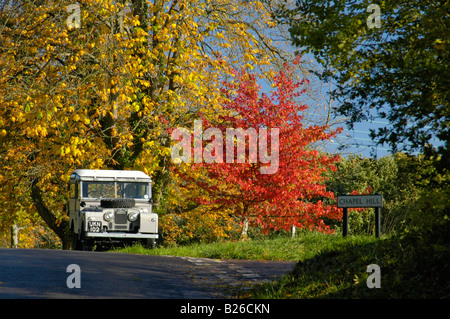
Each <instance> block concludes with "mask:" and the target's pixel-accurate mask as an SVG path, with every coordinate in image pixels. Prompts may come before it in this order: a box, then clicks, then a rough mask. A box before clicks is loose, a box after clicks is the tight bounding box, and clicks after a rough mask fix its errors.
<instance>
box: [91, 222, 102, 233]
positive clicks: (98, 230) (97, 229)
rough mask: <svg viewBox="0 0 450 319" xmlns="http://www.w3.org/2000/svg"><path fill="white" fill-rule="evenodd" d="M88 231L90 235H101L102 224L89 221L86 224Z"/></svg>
mask: <svg viewBox="0 0 450 319" xmlns="http://www.w3.org/2000/svg"><path fill="white" fill-rule="evenodd" d="M88 229H89V232H90V233H101V232H102V222H99V221H90V222H88Z"/></svg>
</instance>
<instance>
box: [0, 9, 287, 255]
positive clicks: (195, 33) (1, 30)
mask: <svg viewBox="0 0 450 319" xmlns="http://www.w3.org/2000/svg"><path fill="white" fill-rule="evenodd" d="M78 4H79V5H78ZM77 15H79V19H77ZM274 25H275V24H274V21H272V20H271V17H270V15H268V14H267V12H266V11H265V8H264V6H263V5H262V3H261V2H259V1H253V2H245V1H244V2H240V1H234V0H214V1H210V0H204V1H188V0H172V1H165V0H154V1H145V0H131V1H112V0H111V1H105V0H81V1H78V2H77V4H73V2H72V1H67V0H49V1H38V0H24V1H9V2H5V1H2V2H1V10H0V105H2V107H1V108H0V142H1V144H0V162H1V166H0V194H1V195H0V196H1V199H2V202H3V204H5V205H7V206H8V207H9V211H13V210H14V209H15V208H14V207H15V206H14V202H13V201H12V197H11V196H10V195H11V192H14V193H15V194H17V196H16V197H15V200H19V201H21V203H23V206H24V207H30V204H33V206H34V208H35V209H36V210H37V212H38V213H39V215H40V216H41V218H42V219H43V220H44V221H45V223H46V224H47V225H48V226H49V227H50V228H51V229H52V230H53V231H54V232H55V233H56V234H57V235H58V237H60V238H61V239H62V242H63V246H64V247H65V248H67V247H69V246H70V243H71V238H70V231H69V230H70V225H69V224H68V222H69V221H68V218H67V217H66V214H65V213H66V212H65V208H64V205H65V204H66V202H67V193H66V191H67V183H68V180H69V175H70V172H71V171H72V170H73V169H75V168H113V169H131V168H133V169H139V170H142V171H144V172H146V173H148V174H150V175H152V177H153V180H154V190H155V192H154V196H155V198H154V201H155V203H156V204H158V203H159V202H160V200H161V197H162V194H163V193H164V190H165V189H166V188H167V187H168V186H169V185H170V183H171V181H172V179H171V175H170V174H171V173H170V171H169V169H168V164H169V163H170V138H169V135H168V134H167V132H166V128H167V127H173V126H177V125H187V124H190V123H192V122H193V120H194V119H195V118H196V116H197V114H198V112H201V113H202V114H203V115H204V116H206V117H207V118H209V119H211V120H212V119H213V118H215V117H217V116H218V115H219V114H222V112H223V108H222V106H221V104H220V103H219V101H220V98H219V97H220V94H221V93H220V88H219V83H220V79H222V78H223V77H226V76H227V74H228V73H227V72H228V65H244V66H245V67H247V68H253V69H254V70H255V72H256V70H259V71H258V72H262V73H264V72H266V71H268V70H270V64H271V61H273V59H274V58H276V56H275V52H279V51H277V48H276V47H275V46H274V45H273V44H272V43H271V39H270V37H267V36H265V34H266V33H265V30H266V29H267V30H268V29H270V28H272V27H273V26H274ZM236 43H237V45H236Z"/></svg>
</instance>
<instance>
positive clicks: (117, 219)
mask: <svg viewBox="0 0 450 319" xmlns="http://www.w3.org/2000/svg"><path fill="white" fill-rule="evenodd" d="M114 223H115V224H126V223H127V212H126V211H123V210H118V211H116V212H115V213H114Z"/></svg>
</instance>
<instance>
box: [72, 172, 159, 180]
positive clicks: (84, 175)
mask: <svg viewBox="0 0 450 319" xmlns="http://www.w3.org/2000/svg"><path fill="white" fill-rule="evenodd" d="M70 179H71V180H83V181H86V180H88V181H89V180H90V181H96V180H98V181H115V180H128V181H140V182H150V181H151V178H150V176H148V175H147V174H145V173H144V172H141V171H122V170H107V169H104V170H103V169H77V170H74V171H73V172H72V175H71V176H70Z"/></svg>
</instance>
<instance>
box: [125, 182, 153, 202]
mask: <svg viewBox="0 0 450 319" xmlns="http://www.w3.org/2000/svg"><path fill="white" fill-rule="evenodd" d="M148 186H149V185H148V183H123V182H118V183H117V197H118V198H138V199H139V198H141V199H148V198H149V194H148V189H149V188H148Z"/></svg>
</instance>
